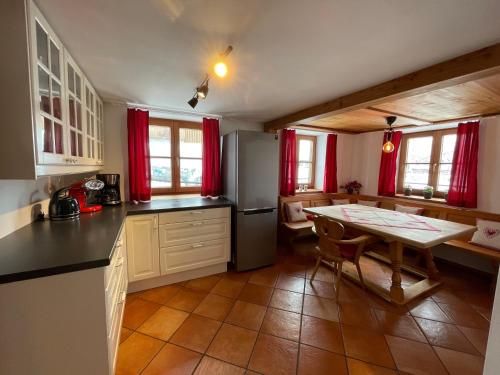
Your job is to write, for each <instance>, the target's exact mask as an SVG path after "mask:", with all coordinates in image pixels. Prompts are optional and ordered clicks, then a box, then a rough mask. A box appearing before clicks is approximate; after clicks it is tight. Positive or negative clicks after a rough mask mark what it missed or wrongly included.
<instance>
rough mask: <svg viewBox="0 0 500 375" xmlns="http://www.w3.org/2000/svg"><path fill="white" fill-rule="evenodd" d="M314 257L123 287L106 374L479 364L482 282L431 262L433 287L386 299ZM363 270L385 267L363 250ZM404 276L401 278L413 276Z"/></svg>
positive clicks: (391, 370)
mask: <svg viewBox="0 0 500 375" xmlns="http://www.w3.org/2000/svg"><path fill="white" fill-rule="evenodd" d="M312 265H313V259H312V258H311V257H305V256H296V255H286V256H285V255H283V256H280V258H279V262H278V264H276V265H275V266H272V267H268V268H265V269H260V270H257V271H253V272H247V273H239V274H237V273H233V272H228V273H225V274H221V275H217V276H209V277H205V278H201V279H196V280H190V281H189V282H185V283H181V284H177V285H171V286H165V287H161V288H155V289H151V290H148V291H144V292H140V293H135V294H131V295H129V296H128V298H127V304H126V309H125V317H124V322H123V330H122V337H121V344H120V349H119V355H118V363H117V374H139V373H142V374H192V373H194V374H214V375H219V374H256V373H257V374H295V373H298V374H314V375H321V374H351V375H353V374H398V373H400V374H448V373H449V374H460V375H467V374H481V373H482V367H483V362H484V355H485V350H486V341H487V337H488V327H489V319H490V317H491V307H492V295H491V294H490V292H489V283H488V280H487V279H483V278H481V277H479V276H477V275H475V274H472V273H468V272H464V271H463V270H459V272H457V269H454V268H453V267H450V266H442V267H441V271H442V275H443V280H444V286H443V287H441V288H440V289H438V290H437V291H436V292H434V293H433V294H432V295H429V296H427V297H426V298H423V299H422V300H420V301H418V302H415V303H412V304H410V305H409V306H406V307H395V306H393V305H390V304H388V303H386V302H385V301H383V300H382V299H380V298H378V297H376V296H374V295H373V294H371V293H369V292H365V291H363V290H362V289H361V288H359V287H358V286H356V285H354V284H352V283H349V282H344V283H343V285H342V287H341V292H340V297H339V300H338V301H337V300H336V299H335V294H334V290H333V284H332V281H333V278H332V277H333V276H332V273H331V271H330V270H329V269H327V268H321V269H320V271H319V273H318V275H317V278H316V280H315V281H314V282H313V283H312V284H311V283H310V281H309V279H308V278H309V277H310V275H311V270H312ZM363 270H364V271H365V273H366V275H368V276H369V277H370V278H385V277H387V272H388V270H387V268H384V267H382V268H381V266H380V265H379V263H375V262H374V261H371V260H369V259H366V260H364V261H363ZM412 281H413V280H412V277H410V276H407V277H405V278H404V280H403V282H405V283H410V282H412Z"/></svg>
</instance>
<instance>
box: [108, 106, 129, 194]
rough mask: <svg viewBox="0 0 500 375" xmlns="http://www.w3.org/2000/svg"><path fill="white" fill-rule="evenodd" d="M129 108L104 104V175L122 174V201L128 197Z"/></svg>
mask: <svg viewBox="0 0 500 375" xmlns="http://www.w3.org/2000/svg"><path fill="white" fill-rule="evenodd" d="M127 139H128V135H127V106H126V105H124V104H115V103H107V102H105V103H104V169H103V171H102V172H103V173H119V174H120V194H121V198H122V200H126V198H127V197H128V186H129V184H128V142H127Z"/></svg>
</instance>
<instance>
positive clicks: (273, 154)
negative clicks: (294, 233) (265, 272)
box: [222, 130, 279, 271]
mask: <svg viewBox="0 0 500 375" xmlns="http://www.w3.org/2000/svg"><path fill="white" fill-rule="evenodd" d="M278 171H279V142H278V139H277V136H276V135H274V134H270V133H264V132H255V131H244V130H237V131H234V132H232V133H229V134H226V135H224V136H223V138H222V186H223V195H224V197H225V198H226V199H229V200H230V201H232V202H233V204H234V209H233V232H232V236H233V246H232V262H233V263H234V265H235V267H236V270H237V271H245V270H250V269H254V268H258V267H263V266H267V265H270V264H273V263H275V261H276V240H277V238H276V236H277V229H278V228H277V227H278V222H277V221H278V213H277V204H278Z"/></svg>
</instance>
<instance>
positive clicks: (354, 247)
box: [310, 216, 377, 298]
mask: <svg viewBox="0 0 500 375" xmlns="http://www.w3.org/2000/svg"><path fill="white" fill-rule="evenodd" d="M313 230H314V231H315V232H316V234H317V235H318V236H319V243H318V246H316V250H317V252H318V258H317V261H316V267H315V268H314V272H313V274H312V276H311V280H310V282H312V281H313V280H314V277H315V276H316V272H318V269H319V266H320V264H321V262H322V261H326V262H331V263H333V270H334V273H336V274H337V277H336V281H335V292H336V294H337V298H338V296H339V288H340V281H341V279H342V264H343V263H344V261H346V260H347V261H349V262H352V263H354V265H355V266H356V269H357V270H358V275H359V280H360V282H361V285H362V286H363V287H365V284H364V280H363V275H362V273H361V267H360V265H359V258H360V257H361V255H362V254H363V252H364V250H365V246H366V244H368V243H371V242H374V241H376V240H377V239H376V237H374V236H370V235H367V234H364V235H361V236H358V237H356V238H353V239H349V240H343V239H342V238H343V236H344V226H343V225H342V224H340V223H338V222H336V221H333V220H331V219H328V218H326V217H323V216H315V218H314V229H313Z"/></svg>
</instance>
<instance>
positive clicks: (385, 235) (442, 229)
mask: <svg viewBox="0 0 500 375" xmlns="http://www.w3.org/2000/svg"><path fill="white" fill-rule="evenodd" d="M304 212H306V213H308V214H312V215H318V216H324V217H327V218H329V219H331V220H334V221H337V222H339V223H341V224H342V225H344V226H345V227H350V228H354V229H355V230H357V231H358V232H359V231H361V232H363V233H367V234H370V235H373V236H376V237H378V238H380V239H381V240H383V241H384V242H385V243H387V244H388V245H389V258H388V259H385V260H386V261H387V263H388V264H390V266H391V269H392V277H391V283H390V288H389V289H387V287H384V286H383V285H380V283H377V282H376V281H372V280H366V279H365V280H364V285H363V286H364V287H366V288H367V289H370V290H371V291H373V292H374V293H376V294H378V295H379V296H381V297H382V298H384V299H386V300H387V301H390V302H392V303H394V304H397V305H405V304H407V303H408V302H410V301H412V300H414V299H416V298H418V297H419V296H421V295H422V294H424V293H427V292H428V291H430V290H432V289H434V288H436V287H437V286H439V285H440V284H441V281H440V277H439V271H438V269H437V267H436V264H435V263H434V258H433V254H432V249H433V247H435V246H438V245H440V244H443V243H444V242H446V241H449V240H453V239H457V238H463V237H466V236H470V235H471V234H472V233H473V232H475V231H476V227H475V226H471V225H466V224H461V223H455V222H452V221H446V220H440V219H435V218H430V217H426V216H421V215H414V214H410V213H405V212H399V211H393V210H387V209H383V208H378V207H371V206H365V205H359V204H345V205H334V206H322V207H307V208H304ZM408 248H414V249H415V248H416V249H418V250H419V251H420V252H421V253H422V254H423V255H424V259H425V264H426V270H425V271H426V272H423V271H419V270H417V269H415V268H413V267H407V266H405V265H403V252H404V251H405V249H408ZM378 258H379V259H382V258H383V257H381V256H380V255H378ZM402 268H403V269H404V270H406V271H410V272H412V273H415V274H417V275H419V276H421V278H422V279H421V280H420V281H417V282H416V283H413V284H411V285H409V286H408V285H406V283H405V285H404V286H403V285H402V283H401V281H402V278H401V272H402ZM343 274H344V275H345V276H346V277H348V278H349V279H351V280H353V281H355V282H357V283H360V284H361V282H360V280H359V276H358V275H357V273H356V272H355V270H351V268H349V267H346V268H345V270H344V271H343Z"/></svg>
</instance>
